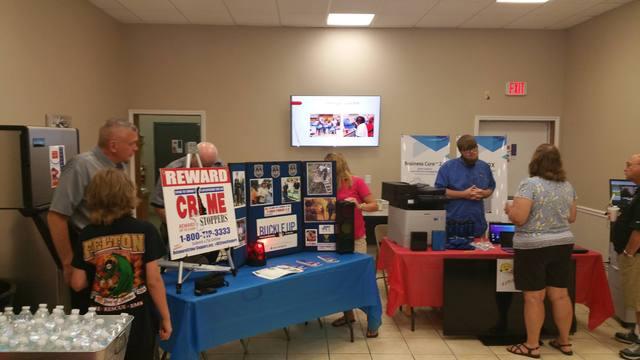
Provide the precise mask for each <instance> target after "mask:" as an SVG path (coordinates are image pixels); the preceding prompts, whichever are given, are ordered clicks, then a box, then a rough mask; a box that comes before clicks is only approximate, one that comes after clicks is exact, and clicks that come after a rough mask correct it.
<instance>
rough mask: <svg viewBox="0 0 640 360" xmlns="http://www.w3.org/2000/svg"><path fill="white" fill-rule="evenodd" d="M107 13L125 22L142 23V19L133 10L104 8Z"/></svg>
mask: <svg viewBox="0 0 640 360" xmlns="http://www.w3.org/2000/svg"><path fill="white" fill-rule="evenodd" d="M103 11H104V12H105V13H107V14H108V15H110V16H111V17H113V18H114V19H116V20H118V21H120V22H123V23H141V22H142V19H140V18H139V17H137V16H136V15H135V14H134V13H132V12H131V11H129V10H127V9H125V8H120V9H103Z"/></svg>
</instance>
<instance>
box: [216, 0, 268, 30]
mask: <svg viewBox="0 0 640 360" xmlns="http://www.w3.org/2000/svg"><path fill="white" fill-rule="evenodd" d="M225 4H227V8H229V11H230V12H231V17H232V18H233V20H234V22H235V23H236V24H237V25H254V26H279V25H280V19H279V17H278V7H277V5H276V1H275V0H225Z"/></svg>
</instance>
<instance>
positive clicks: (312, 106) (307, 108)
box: [291, 95, 380, 146]
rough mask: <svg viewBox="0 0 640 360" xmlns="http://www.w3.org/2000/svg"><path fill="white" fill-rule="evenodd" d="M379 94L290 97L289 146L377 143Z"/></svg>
mask: <svg viewBox="0 0 640 360" xmlns="http://www.w3.org/2000/svg"><path fill="white" fill-rule="evenodd" d="M379 139H380V96H302V95H292V96H291V145H292V146H378V143H379Z"/></svg>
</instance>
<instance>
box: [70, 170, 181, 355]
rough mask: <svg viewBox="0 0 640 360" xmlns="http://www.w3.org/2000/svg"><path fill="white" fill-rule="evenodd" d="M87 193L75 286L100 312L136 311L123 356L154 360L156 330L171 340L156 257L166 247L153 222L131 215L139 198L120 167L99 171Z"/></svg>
mask: <svg viewBox="0 0 640 360" xmlns="http://www.w3.org/2000/svg"><path fill="white" fill-rule="evenodd" d="M85 198H86V200H87V208H88V209H89V219H90V221H91V224H89V225H87V226H86V227H85V228H84V229H83V230H82V231H81V232H80V235H79V240H80V242H81V247H82V251H81V252H80V253H77V254H74V258H73V261H72V263H71V265H72V266H73V272H72V274H71V287H72V288H73V289H74V290H76V291H80V290H82V289H84V288H87V287H89V289H90V291H91V293H90V300H89V301H90V304H91V305H90V306H94V307H96V310H97V313H98V314H104V315H113V314H120V313H128V314H131V315H133V316H134V320H133V324H132V326H131V333H130V336H129V342H128V344H127V351H126V354H125V359H154V357H155V355H156V353H157V347H158V343H157V338H156V334H159V335H160V339H161V340H167V339H168V338H169V337H170V336H171V331H172V329H171V319H170V317H169V307H168V306H167V297H166V291H165V287H164V282H163V280H162V277H161V276H160V268H159V267H158V262H157V260H158V259H160V258H161V257H162V256H164V252H165V250H164V246H163V244H162V242H161V241H160V234H159V233H158V231H157V230H156V228H155V227H154V226H153V225H152V224H151V223H149V222H146V221H140V220H137V219H134V218H133V217H132V216H131V215H132V211H133V209H134V208H135V207H136V205H137V203H138V199H137V197H136V188H135V185H134V184H133V182H132V181H131V180H130V179H129V177H128V176H127V175H126V174H125V173H124V172H123V171H121V170H117V169H114V168H109V169H105V170H101V171H99V172H97V173H96V174H95V175H94V176H93V178H92V179H91V182H90V183H89V185H88V186H87V188H86V194H85ZM157 313H159V315H160V324H159V325H158V319H157V315H156V314H157Z"/></svg>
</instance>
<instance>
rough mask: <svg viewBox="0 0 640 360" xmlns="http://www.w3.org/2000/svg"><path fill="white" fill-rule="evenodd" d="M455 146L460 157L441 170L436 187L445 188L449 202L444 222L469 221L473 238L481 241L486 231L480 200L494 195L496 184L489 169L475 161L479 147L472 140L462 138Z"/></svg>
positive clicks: (467, 136) (448, 162) (469, 136)
mask: <svg viewBox="0 0 640 360" xmlns="http://www.w3.org/2000/svg"><path fill="white" fill-rule="evenodd" d="M456 145H457V146H458V150H459V151H460V153H461V154H462V156H460V157H459V158H455V159H452V160H449V161H447V162H445V163H444V164H443V165H442V167H440V170H439V171H438V175H437V176H436V183H435V187H437V188H446V195H447V197H448V198H449V199H451V200H449V203H448V204H447V206H446V210H447V222H449V221H450V220H454V221H472V222H473V236H474V237H480V236H483V235H484V232H485V231H486V230H487V221H486V220H485V218H484V204H483V201H482V200H483V199H485V198H488V197H489V196H491V194H493V190H494V189H495V188H496V181H495V180H494V179H493V174H492V173H491V168H490V167H489V165H488V164H487V163H486V162H484V161H482V160H479V159H478V143H477V142H476V140H475V138H474V137H473V136H471V135H463V136H461V137H460V139H458V142H457V143H456Z"/></svg>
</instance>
